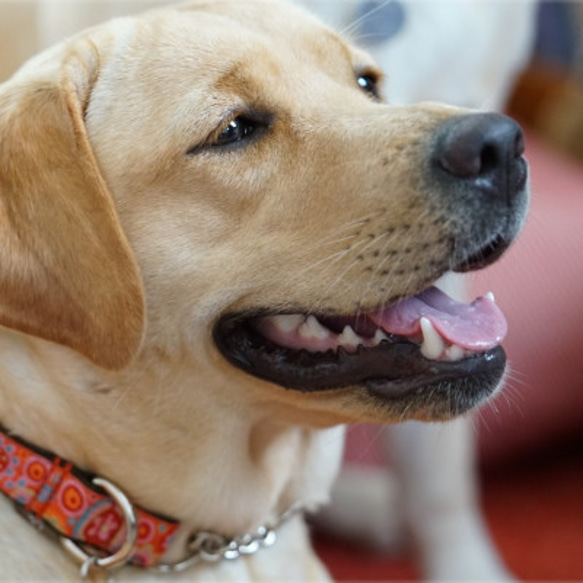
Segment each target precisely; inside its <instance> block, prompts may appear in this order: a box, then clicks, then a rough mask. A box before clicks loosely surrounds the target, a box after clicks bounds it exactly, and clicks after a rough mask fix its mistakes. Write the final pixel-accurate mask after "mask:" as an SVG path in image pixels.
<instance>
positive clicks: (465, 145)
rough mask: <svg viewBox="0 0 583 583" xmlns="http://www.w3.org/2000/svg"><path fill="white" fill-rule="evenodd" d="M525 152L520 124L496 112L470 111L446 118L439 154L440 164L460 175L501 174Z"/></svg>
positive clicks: (438, 143)
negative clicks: (474, 112)
mask: <svg viewBox="0 0 583 583" xmlns="http://www.w3.org/2000/svg"><path fill="white" fill-rule="evenodd" d="M523 153H524V137H523V135H522V131H521V129H520V126H518V124H516V123H515V122H514V121H513V120H511V119H510V118H508V117H506V116H504V115H499V114H493V113H484V114H470V115H465V116H460V117H456V118H453V119H450V120H448V121H446V122H445V123H444V124H443V125H442V127H441V128H440V130H439V133H438V141H437V144H436V150H435V154H436V156H437V162H438V164H439V166H440V167H441V168H442V169H443V170H445V171H446V172H447V173H448V174H450V175H453V176H456V177H459V178H477V177H480V176H484V175H486V174H488V175H492V176H494V175H498V174H502V173H505V172H507V171H508V170H509V165H510V164H512V163H513V162H514V161H515V160H516V159H517V158H520V157H521V156H522V154H523Z"/></svg>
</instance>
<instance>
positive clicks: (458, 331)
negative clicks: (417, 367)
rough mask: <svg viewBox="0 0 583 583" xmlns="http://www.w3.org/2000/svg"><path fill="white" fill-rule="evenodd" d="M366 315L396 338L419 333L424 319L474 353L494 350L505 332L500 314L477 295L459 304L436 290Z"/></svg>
mask: <svg viewBox="0 0 583 583" xmlns="http://www.w3.org/2000/svg"><path fill="white" fill-rule="evenodd" d="M368 316H369V318H370V319H371V320H372V321H373V322H374V323H375V324H376V325H377V326H380V327H381V328H382V329H383V330H384V331H385V332H390V333H392V334H398V335H400V336H414V335H416V334H420V333H421V326H420V324H419V319H420V318H421V317H425V318H427V319H428V320H430V321H431V323H432V324H433V326H434V328H435V329H436V330H437V331H438V332H439V334H440V335H441V336H442V337H443V338H445V339H446V340H447V341H449V342H450V343H451V344H456V345H457V346H461V347H462V348H465V349H467V350H474V351H476V350H489V349H490V348H494V346H497V345H498V344H500V342H502V340H503V339H504V337H505V336H506V332H507V331H508V324H507V323H506V318H505V317H504V314H503V313H502V312H501V311H500V309H499V308H498V306H497V305H496V304H495V303H494V302H493V301H492V300H490V299H489V298H487V297H485V296H481V297H479V298H478V299H476V300H474V301H473V302H472V303H471V304H463V303H460V302H456V301H455V300H452V299H451V298H450V297H449V296H447V295H446V294H444V293H443V292H442V291H441V290H439V289H437V288H436V287H431V288H429V289H427V290H425V291H423V292H421V293H420V294H418V295H416V296H413V297H411V298H407V299H405V300H401V301H400V302H397V303H396V304H393V305H392V306H389V307H388V308H385V309H384V310H379V311H378V312H374V313H372V314H368Z"/></svg>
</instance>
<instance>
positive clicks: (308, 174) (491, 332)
mask: <svg viewBox="0 0 583 583" xmlns="http://www.w3.org/2000/svg"><path fill="white" fill-rule="evenodd" d="M380 79H381V73H380V72H379V71H378V69H377V67H376V65H375V63H374V62H373V61H372V60H371V58H370V57H369V56H368V55H366V54H365V53H363V52H361V51H359V50H356V49H354V48H353V47H351V46H349V45H348V44H346V43H345V42H344V41H343V40H342V39H341V38H340V37H339V36H338V35H336V34H335V33H333V32H332V31H330V30H328V29H327V28H325V27H323V26H322V25H321V24H319V23H318V22H317V21H316V20H315V19H313V18H311V17H310V16H308V15H306V14H304V13H303V12H301V11H300V10H298V9H296V8H294V7H292V6H288V5H286V4H281V3H279V2H271V1H265V0H252V1H249V2H244V3H241V2H238V1H236V0H230V1H229V0H215V1H214V2H202V1H201V2H198V3H196V4H194V5H192V6H184V7H179V8H177V9H168V10H162V11H158V12H152V13H149V14H147V15H145V16H143V17H140V18H137V19H125V20H119V21H115V22H114V23H112V24H110V25H108V26H105V27H99V28H96V29H94V30H92V31H89V32H87V33H83V34H82V35H80V36H79V37H77V38H75V39H73V40H71V41H68V42H67V43H66V44H64V45H63V46H60V47H58V48H57V49H55V50H53V51H52V52H49V53H46V54H45V55H43V56H42V57H40V58H38V59H37V60H35V61H33V62H31V63H30V64H28V65H27V66H26V67H25V68H24V69H23V70H22V71H21V72H20V73H19V74H18V75H17V76H16V77H15V78H14V79H13V80H12V81H10V82H9V83H7V84H5V85H4V86H3V87H2V88H0V205H1V209H2V211H1V217H2V223H1V224H2V228H1V229H0V237H1V238H2V245H1V246H0V267H1V270H0V323H1V324H2V325H4V326H7V327H10V328H12V329H15V330H18V331H20V332H24V333H26V334H31V335H34V336H38V337H40V338H43V339H46V340H49V341H52V342H56V343H59V344H62V345H65V346H67V347H69V348H71V349H73V350H74V351H77V352H79V353H80V354H82V355H84V356H85V357H86V358H88V359H89V360H91V361H92V362H93V363H94V364H96V365H98V366H99V367H103V368H106V369H110V370H119V369H123V368H128V367H139V366H142V367H143V366H148V363H149V362H151V361H153V360H156V359H159V360H160V359H161V360H164V361H165V362H176V361H178V360H180V361H184V360H188V361H189V362H192V363H195V364H196V366H197V370H198V371H199V373H200V380H199V381H198V382H200V384H201V385H206V386H208V387H209V390H211V388H210V387H217V386H224V387H228V390H229V391H231V392H237V394H248V395H250V397H249V398H253V399H255V400H256V402H257V403H264V404H266V405H265V406H267V407H270V406H271V407H274V408H275V409H274V410H277V412H278V413H277V414H281V415H287V416H288V417H289V418H294V419H296V420H300V421H305V422H308V423H312V422H313V423H319V422H322V423H327V422H333V421H345V420H356V419H369V420H393V419H398V418H402V417H416V418H442V417H447V416H450V415H453V414H456V413H459V412H462V411H465V410H466V409H468V408H469V407H471V406H473V405H475V404H476V403H478V402H479V401H481V400H482V399H483V398H484V397H485V396H487V395H489V394H490V393H491V392H492V391H493V390H494V389H495V387H496V386H497V385H498V383H499V381H500V378H501V377H502V374H503V370H504V360H505V359H504V353H503V350H502V349H501V348H500V347H499V346H498V342H499V340H500V337H501V336H502V334H503V330H502V329H503V322H502V320H501V316H500V314H499V313H498V311H497V309H496V307H495V305H494V304H493V303H492V302H491V301H490V300H489V299H487V298H482V299H481V300H478V302H476V303H475V304H473V305H472V306H461V305H459V304H457V303H454V302H452V301H450V300H448V299H447V298H444V297H443V296H442V295H441V294H440V292H438V291H437V290H435V289H429V288H431V286H432V284H433V283H434V282H435V280H437V279H438V278H439V277H440V276H442V275H443V274H444V273H445V272H446V271H448V270H455V271H467V270H471V269H475V268H479V267H482V266H485V265H487V264H489V263H490V262H492V261H494V260H495V259H497V258H498V257H499V256H500V255H501V254H502V252H503V251H504V250H505V249H506V248H507V247H508V245H509V244H510V243H511V242H512V240H513V239H514V238H515V237H516V235H517V233H518V231H519V230H520V226H521V224H522V221H523V217H524V213H525V208H526V204H527V193H526V188H525V182H526V166H525V162H524V160H523V158H522V157H521V156H522V148H523V146H522V138H521V134H520V130H519V129H518V127H517V126H516V125H515V124H514V123H513V122H512V121H510V120H509V119H507V118H504V117H502V116H496V115H493V114H477V113H468V112H466V111H462V110H458V109H455V108H452V107H446V106H441V105H436V104H426V105H420V106H415V107H392V106H391V105H387V104H385V103H384V102H383V100H382V99H381V98H380V95H379V91H380V90H379V85H380ZM415 294H417V295H415ZM428 322H429V324H428ZM197 374H198V373H197ZM193 383H197V379H193ZM286 389H288V390H286Z"/></svg>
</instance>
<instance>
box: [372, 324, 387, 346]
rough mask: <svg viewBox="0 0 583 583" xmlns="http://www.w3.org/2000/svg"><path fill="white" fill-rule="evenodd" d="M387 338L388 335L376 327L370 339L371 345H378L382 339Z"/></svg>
mask: <svg viewBox="0 0 583 583" xmlns="http://www.w3.org/2000/svg"><path fill="white" fill-rule="evenodd" d="M388 339H389V337H388V336H387V335H386V334H385V333H384V332H383V331H382V330H381V329H380V328H377V330H376V332H375V333H374V336H373V339H372V345H373V346H378V345H379V344H380V343H381V342H382V341H383V340H388Z"/></svg>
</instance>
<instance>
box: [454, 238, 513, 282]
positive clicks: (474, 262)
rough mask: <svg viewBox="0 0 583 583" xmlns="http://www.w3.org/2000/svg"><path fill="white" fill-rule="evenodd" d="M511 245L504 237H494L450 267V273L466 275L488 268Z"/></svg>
mask: <svg viewBox="0 0 583 583" xmlns="http://www.w3.org/2000/svg"><path fill="white" fill-rule="evenodd" d="M511 244H512V240H511V239H508V238H507V237H505V236H504V235H501V234H498V235H495V236H494V237H492V238H491V239H490V240H489V241H488V242H487V243H486V244H485V245H483V246H482V247H481V248H480V249H478V250H477V251H474V252H471V253H470V254H468V255H467V256H466V257H464V258H463V259H462V260H461V261H458V262H457V263H456V265H454V266H453V267H452V271H455V272H457V273H466V272H468V271H475V270H478V269H483V268H484V267H488V266H489V265H492V264H493V263H495V262H496V261H498V259H500V257H501V256H502V255H503V254H504V253H505V252H506V251H507V250H508V248H509V247H510V245H511Z"/></svg>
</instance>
